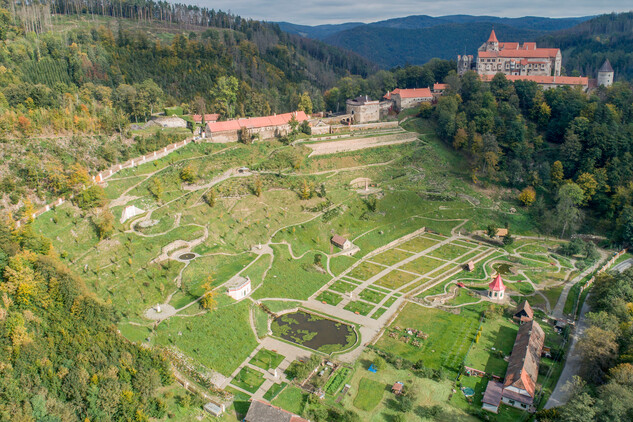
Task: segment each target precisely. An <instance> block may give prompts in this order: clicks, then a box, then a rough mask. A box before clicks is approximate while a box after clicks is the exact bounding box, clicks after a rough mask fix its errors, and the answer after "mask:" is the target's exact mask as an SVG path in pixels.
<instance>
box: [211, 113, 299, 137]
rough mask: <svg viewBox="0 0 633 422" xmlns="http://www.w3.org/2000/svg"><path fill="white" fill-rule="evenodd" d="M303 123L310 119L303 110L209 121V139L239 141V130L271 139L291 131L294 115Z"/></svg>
mask: <svg viewBox="0 0 633 422" xmlns="http://www.w3.org/2000/svg"><path fill="white" fill-rule="evenodd" d="M293 116H294V118H295V119H296V120H297V122H299V123H301V122H303V121H305V120H308V116H307V115H306V114H305V112H303V111H294V112H292V113H284V114H275V115H273V116H265V117H248V118H243V119H236V120H227V121H225V122H209V123H207V127H206V136H207V141H209V142H217V143H223V142H237V141H239V131H240V130H242V129H245V130H247V131H248V132H249V133H250V134H251V135H253V136H258V137H259V138H260V139H270V138H274V137H276V136H284V135H287V134H288V133H290V130H291V128H290V121H291V120H292V117H293Z"/></svg>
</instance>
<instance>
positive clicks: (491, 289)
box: [488, 274, 506, 300]
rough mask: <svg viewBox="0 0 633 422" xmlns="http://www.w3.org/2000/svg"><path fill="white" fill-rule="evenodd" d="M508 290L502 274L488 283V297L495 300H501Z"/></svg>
mask: <svg viewBox="0 0 633 422" xmlns="http://www.w3.org/2000/svg"><path fill="white" fill-rule="evenodd" d="M505 292H506V286H505V284H503V280H501V274H497V276H496V277H495V279H494V280H492V282H491V283H490V284H488V297H489V298H490V299H493V300H501V299H503V296H504V295H505Z"/></svg>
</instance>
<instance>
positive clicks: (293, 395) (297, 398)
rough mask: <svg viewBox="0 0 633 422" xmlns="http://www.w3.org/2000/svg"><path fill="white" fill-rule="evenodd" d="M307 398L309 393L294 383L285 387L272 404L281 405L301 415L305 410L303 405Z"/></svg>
mask: <svg viewBox="0 0 633 422" xmlns="http://www.w3.org/2000/svg"><path fill="white" fill-rule="evenodd" d="M307 398H308V395H307V394H306V393H304V392H303V390H302V389H300V388H299V387H295V386H294V385H290V386H288V387H286V388H284V390H283V391H282V392H281V394H279V395H278V396H277V398H276V399H274V400H273V401H272V404H274V405H275V406H278V407H281V408H282V409H284V410H287V411H288V412H292V413H294V414H296V415H300V414H301V413H302V412H303V407H304V406H305V401H306V399H307Z"/></svg>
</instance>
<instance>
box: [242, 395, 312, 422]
mask: <svg viewBox="0 0 633 422" xmlns="http://www.w3.org/2000/svg"><path fill="white" fill-rule="evenodd" d="M243 420H244V421H245V422H309V421H308V420H307V419H303V418H302V417H301V416H297V415H295V414H294V413H290V412H287V411H285V410H283V409H282V408H280V407H277V406H273V405H272V404H268V403H266V402H263V401H260V400H257V399H253V400H251V404H250V406H249V408H248V413H246V416H245V417H244V419H243Z"/></svg>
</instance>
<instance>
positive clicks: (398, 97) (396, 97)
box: [384, 88, 433, 111]
mask: <svg viewBox="0 0 633 422" xmlns="http://www.w3.org/2000/svg"><path fill="white" fill-rule="evenodd" d="M384 98H386V99H388V100H392V101H393V103H394V105H395V108H396V110H397V111H401V110H404V109H407V108H413V107H417V106H419V105H420V104H422V103H430V102H432V101H433V94H432V93H431V90H430V89H429V88H411V89H400V88H396V89H394V90H393V91H391V92H388V93H387V95H385V96H384Z"/></svg>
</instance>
